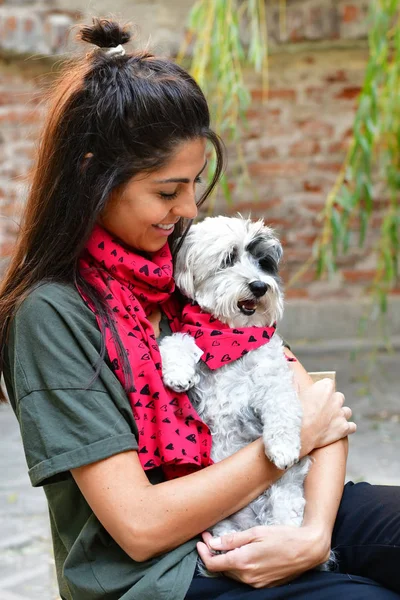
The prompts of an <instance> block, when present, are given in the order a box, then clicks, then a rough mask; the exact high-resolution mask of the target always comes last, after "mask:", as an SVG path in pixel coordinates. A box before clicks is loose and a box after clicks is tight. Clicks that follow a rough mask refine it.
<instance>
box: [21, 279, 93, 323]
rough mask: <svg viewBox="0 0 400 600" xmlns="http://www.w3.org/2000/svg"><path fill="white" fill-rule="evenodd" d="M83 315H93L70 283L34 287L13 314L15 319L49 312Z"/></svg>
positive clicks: (44, 284) (46, 282)
mask: <svg viewBox="0 0 400 600" xmlns="http://www.w3.org/2000/svg"><path fill="white" fill-rule="evenodd" d="M53 311H55V312H60V313H65V312H68V313H71V312H76V313H77V314H80V313H82V312H83V313H85V314H86V315H87V316H90V315H92V318H93V319H94V315H93V313H92V311H91V310H90V309H89V308H88V307H87V306H86V305H85V303H84V301H83V299H82V297H81V296H80V294H79V292H78V290H77V289H76V287H75V286H74V285H73V284H72V283H61V282H48V281H44V282H42V283H40V284H38V285H36V286H35V287H34V288H33V289H32V290H31V291H30V292H29V293H28V295H27V296H26V298H24V300H23V301H22V302H21V304H20V306H19V307H18V310H17V311H16V313H15V316H16V318H19V319H21V318H25V317H27V316H29V315H31V314H32V315H36V316H37V317H40V315H41V314H42V313H45V314H47V313H49V312H53Z"/></svg>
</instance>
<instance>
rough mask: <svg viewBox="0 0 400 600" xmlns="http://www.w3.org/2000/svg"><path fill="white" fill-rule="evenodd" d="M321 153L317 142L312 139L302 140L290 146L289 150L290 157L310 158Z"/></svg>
mask: <svg viewBox="0 0 400 600" xmlns="http://www.w3.org/2000/svg"><path fill="white" fill-rule="evenodd" d="M320 151H321V146H320V144H319V142H317V141H316V140H312V139H304V140H301V141H299V142H296V143H295V144H292V145H291V146H290V148H289V155H290V156H311V155H314V154H318V153H319V152H320Z"/></svg>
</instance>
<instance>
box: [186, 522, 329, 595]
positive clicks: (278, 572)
mask: <svg viewBox="0 0 400 600" xmlns="http://www.w3.org/2000/svg"><path fill="white" fill-rule="evenodd" d="M218 539H220V540H221V541H220V543H216V540H218ZM203 540H204V543H203V542H199V543H198V544H197V550H198V553H199V555H200V557H201V559H202V561H203V562H204V564H205V566H206V567H207V569H208V570H209V571H210V572H211V573H222V574H224V575H226V576H228V577H231V578H232V579H236V580H237V581H241V582H242V583H247V584H248V585H251V586H252V587H255V588H262V587H274V586H277V585H282V584H284V583H287V582H288V581H291V580H292V579H294V578H295V577H298V576H299V575H301V574H302V573H304V572H305V571H308V570H309V569H313V568H314V567H316V566H317V565H319V564H321V563H323V562H325V561H326V560H328V558H329V551H330V539H329V537H327V536H326V535H325V534H324V532H323V530H322V529H317V528H314V527H311V526H303V527H291V526H283V525H282V526H281V525H275V526H272V527H262V526H259V527H252V528H251V529H248V530H246V531H242V532H238V533H233V534H229V535H225V536H222V538H212V536H211V534H210V533H208V532H205V533H203ZM211 548H212V549H213V550H222V551H224V552H225V554H213V553H212V551H211Z"/></svg>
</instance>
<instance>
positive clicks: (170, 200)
mask: <svg viewBox="0 0 400 600" xmlns="http://www.w3.org/2000/svg"><path fill="white" fill-rule="evenodd" d="M205 146H206V141H205V139H203V138H196V139H194V140H191V141H188V142H182V143H181V144H180V145H179V146H178V148H177V151H176V152H175V154H174V155H173V156H172V158H171V160H170V161H169V162H168V163H167V164H166V165H165V166H164V167H162V168H161V169H158V170H157V171H152V172H151V173H149V174H146V173H145V174H143V173H139V174H138V175H135V177H132V179H131V180H130V181H129V182H128V183H127V184H126V185H124V186H123V187H122V188H121V189H119V190H115V191H114V192H112V194H111V196H110V199H109V201H108V203H107V206H106V208H105V210H104V212H103V214H102V216H101V220H100V223H101V225H102V226H103V227H104V228H105V229H107V231H109V232H110V233H112V234H113V235H115V236H116V237H118V238H119V239H120V240H122V241H123V242H125V244H127V245H128V246H131V247H132V248H135V249H136V250H140V251H142V252H156V251H157V250H160V248H162V247H163V246H164V244H165V242H166V241H167V239H168V236H170V235H171V233H172V232H173V231H174V225H175V224H176V223H177V222H178V221H179V219H181V218H186V219H193V218H194V217H195V216H196V215H197V207H196V184H197V183H198V182H199V177H200V173H201V172H202V171H203V169H204V168H205V166H206V157H205Z"/></svg>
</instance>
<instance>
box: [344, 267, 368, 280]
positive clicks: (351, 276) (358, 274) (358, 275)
mask: <svg viewBox="0 0 400 600" xmlns="http://www.w3.org/2000/svg"><path fill="white" fill-rule="evenodd" d="M342 274H343V277H344V280H345V281H348V282H351V283H355V282H357V283H371V282H372V280H373V279H374V277H375V274H376V272H375V271H374V270H369V271H357V270H355V269H343V271H342Z"/></svg>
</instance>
